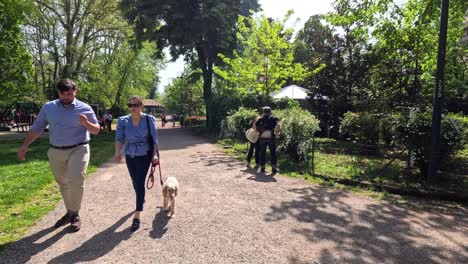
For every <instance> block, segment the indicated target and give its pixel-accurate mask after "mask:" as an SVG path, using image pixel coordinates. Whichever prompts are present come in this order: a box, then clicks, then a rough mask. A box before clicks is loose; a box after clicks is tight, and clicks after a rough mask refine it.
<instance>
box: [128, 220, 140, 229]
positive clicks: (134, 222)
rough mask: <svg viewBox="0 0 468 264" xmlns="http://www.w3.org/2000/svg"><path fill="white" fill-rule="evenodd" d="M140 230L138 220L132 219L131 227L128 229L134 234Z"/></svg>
mask: <svg viewBox="0 0 468 264" xmlns="http://www.w3.org/2000/svg"><path fill="white" fill-rule="evenodd" d="M138 228H140V219H138V218H133V221H132V227H131V228H130V231H132V232H135V231H137V230H138Z"/></svg>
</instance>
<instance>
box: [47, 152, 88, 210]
mask: <svg viewBox="0 0 468 264" xmlns="http://www.w3.org/2000/svg"><path fill="white" fill-rule="evenodd" d="M89 154H90V153H89V145H88V144H86V145H80V146H77V147H74V148H71V149H65V150H60V149H54V148H49V151H48V152H47V156H48V157H49V165H50V168H51V169H52V173H53V174H54V177H55V181H56V182H57V184H58V185H59V187H60V192H61V193H62V198H63V202H64V203H65V207H66V208H67V210H68V211H76V212H77V211H79V210H80V208H81V200H82V199H83V191H84V178H85V175H86V169H87V168H88V163H89Z"/></svg>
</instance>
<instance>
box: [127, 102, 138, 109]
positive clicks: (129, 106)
mask: <svg viewBox="0 0 468 264" xmlns="http://www.w3.org/2000/svg"><path fill="white" fill-rule="evenodd" d="M127 106H128V108H132V107H134V108H137V107H140V104H131V103H128V104H127Z"/></svg>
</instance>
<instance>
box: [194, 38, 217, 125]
mask: <svg viewBox="0 0 468 264" xmlns="http://www.w3.org/2000/svg"><path fill="white" fill-rule="evenodd" d="M196 51H197V54H198V61H199V63H200V68H201V69H202V73H203V99H204V101H205V107H206V126H207V127H208V129H212V128H213V127H214V120H213V109H212V108H213V107H212V102H211V101H212V97H213V92H212V90H211V84H212V82H213V61H214V60H213V56H212V55H211V54H212V53H213V52H210V51H208V52H205V49H204V47H203V46H201V45H197V47H196Z"/></svg>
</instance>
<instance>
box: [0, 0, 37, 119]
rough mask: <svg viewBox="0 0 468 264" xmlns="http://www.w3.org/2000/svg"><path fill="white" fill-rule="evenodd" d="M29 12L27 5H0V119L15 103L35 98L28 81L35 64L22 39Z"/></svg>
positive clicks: (9, 1) (8, 0) (16, 0)
mask: <svg viewBox="0 0 468 264" xmlns="http://www.w3.org/2000/svg"><path fill="white" fill-rule="evenodd" d="M29 10H30V5H29V4H28V1H23V0H3V1H2V2H1V3H0V69H1V70H0V71H1V73H0V117H4V116H6V115H8V114H9V113H10V110H11V109H12V107H13V106H14V105H15V104H16V102H18V101H22V100H24V99H25V97H26V98H27V97H31V96H32V95H33V93H32V89H31V85H30V81H29V78H30V77H32V74H31V73H32V64H31V62H32V60H31V56H30V55H29V53H28V51H27V49H26V48H25V45H24V42H23V39H22V36H21V25H23V24H24V23H25V18H26V15H27V14H28V12H29Z"/></svg>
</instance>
